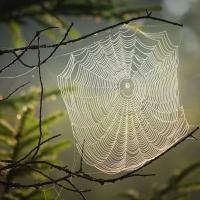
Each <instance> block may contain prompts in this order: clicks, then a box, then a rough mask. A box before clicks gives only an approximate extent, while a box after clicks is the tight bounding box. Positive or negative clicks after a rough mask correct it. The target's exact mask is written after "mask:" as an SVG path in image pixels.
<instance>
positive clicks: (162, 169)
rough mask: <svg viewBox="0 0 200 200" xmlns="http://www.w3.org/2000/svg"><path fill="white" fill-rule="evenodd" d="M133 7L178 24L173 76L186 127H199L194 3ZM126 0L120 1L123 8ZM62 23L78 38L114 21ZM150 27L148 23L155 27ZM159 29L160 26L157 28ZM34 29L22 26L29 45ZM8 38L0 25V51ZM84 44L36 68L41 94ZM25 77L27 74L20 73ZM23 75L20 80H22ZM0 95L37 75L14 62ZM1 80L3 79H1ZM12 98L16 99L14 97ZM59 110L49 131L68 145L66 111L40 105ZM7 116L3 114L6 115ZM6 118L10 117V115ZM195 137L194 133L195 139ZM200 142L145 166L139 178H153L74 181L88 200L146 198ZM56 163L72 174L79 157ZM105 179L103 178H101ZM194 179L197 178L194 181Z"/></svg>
mask: <svg viewBox="0 0 200 200" xmlns="http://www.w3.org/2000/svg"><path fill="white" fill-rule="evenodd" d="M127 2H129V3H132V4H133V5H137V6H143V7H144V5H145V4H146V5H147V6H148V5H160V6H161V11H155V12H153V14H152V15H153V16H159V17H162V18H165V19H168V20H172V21H176V22H179V23H182V24H183V25H184V27H183V29H182V31H183V34H182V35H183V36H182V38H181V45H180V52H179V53H180V65H179V71H178V78H179V88H180V96H181V102H182V104H183V106H184V109H185V114H186V117H187V120H188V122H189V123H190V125H191V127H193V126H198V125H200V92H199V86H200V70H199V67H200V66H199V63H200V12H199V10H200V1H198V0H163V1H159V0H140V1H139V0H138V1H136V0H132V1H131V0H130V1H127ZM125 3H126V1H124V4H125ZM67 20H68V21H73V22H74V27H75V28H76V29H77V30H78V32H79V33H80V35H84V34H87V33H90V32H92V31H94V30H97V29H100V28H103V27H105V26H107V25H110V24H113V23H115V22H116V21H117V20H115V21H114V20H111V21H106V20H100V19H99V18H96V19H94V18H87V17H85V18H84V17H82V18H79V17H68V18H67ZM155 23H156V22H154V24H155ZM163 25H164V24H163ZM38 29H40V27H39V26H38V25H37V24H36V23H34V22H33V21H30V22H29V23H28V24H27V26H24V27H23V31H24V37H25V39H26V40H27V41H29V40H30V39H31V38H32V37H33V35H34V33H35V31H36V30H38ZM10 38H11V33H10V32H9V30H8V28H7V26H5V25H4V24H1V25H0V47H1V48H10V47H12V41H11V39H10ZM42 43H50V41H49V40H48V39H47V38H45V37H42ZM87 43H88V44H89V43H90V39H88V40H87V41H85V42H84V41H83V42H80V43H79V44H75V45H73V44H70V45H69V46H66V47H62V48H61V49H59V50H58V52H57V53H56V54H55V55H54V57H53V58H52V59H50V60H49V61H48V63H46V64H45V65H44V66H43V67H42V77H43V80H44V84H45V89H52V88H58V86H57V82H56V76H57V75H58V74H59V73H60V72H61V71H62V69H64V67H65V65H66V64H67V58H68V57H67V56H65V55H63V54H65V53H67V52H70V51H72V50H74V49H77V48H78V47H81V46H83V45H85V44H87ZM42 53H43V56H45V55H48V50H43V51H42ZM36 56H37V55H36V52H34V51H30V52H29V53H28V54H27V55H26V56H25V61H27V62H28V63H32V64H33V63H34V62H35V60H36ZM9 59H10V57H9V56H8V55H6V56H4V57H3V59H2V58H1V65H2V66H3V65H5V64H6V63H7V62H8V60H9ZM26 72H28V73H27V74H24V73H26ZM23 74H24V75H23ZM0 77H1V78H0V94H1V95H6V94H7V93H8V91H12V90H13V89H14V88H15V87H16V85H20V84H22V83H24V82H26V81H31V84H30V86H37V85H39V83H38V78H37V71H36V70H33V71H31V72H29V70H27V69H26V68H24V67H22V66H21V65H20V63H18V64H17V65H16V66H15V67H13V68H11V69H9V70H6V71H5V72H4V73H2V74H1V75H0ZM3 77H7V78H3ZM15 95H17V94H15ZM56 110H61V111H64V112H65V118H64V119H63V120H62V122H60V123H59V124H58V126H56V127H53V128H52V129H53V131H54V132H55V133H56V134H57V133H61V134H62V137H63V138H69V139H70V140H71V141H72V142H73V141H74V139H73V135H72V131H71V126H70V121H69V118H68V115H67V110H66V108H65V105H64V103H63V101H62V99H61V97H60V96H59V97H57V98H56V99H55V101H53V102H51V103H50V104H48V105H44V114H47V113H50V112H53V111H56ZM8 114H9V113H8ZM10 115H12V113H10ZM196 137H197V138H200V137H199V133H197V134H196ZM199 152H200V143H199V142H197V141H195V140H192V139H188V140H187V141H185V142H184V143H182V144H181V145H179V146H178V147H177V148H175V149H173V150H172V151H170V152H169V153H167V154H166V155H165V156H163V157H162V158H160V159H158V160H157V161H155V162H153V163H152V164H151V165H149V166H147V167H145V168H144V169H143V170H142V171H141V172H145V173H156V176H155V177H146V178H142V177H135V178H131V179H128V180H125V181H120V182H117V183H116V184H109V185H104V186H100V185H96V184H92V183H90V182H80V183H78V184H79V185H82V186H84V187H86V188H87V186H88V187H90V188H92V190H93V191H92V192H91V193H89V194H88V195H87V197H88V199H89V200H90V199H91V200H102V199H105V200H112V199H113V200H118V199H119V200H120V199H121V197H119V196H118V194H119V193H121V192H124V191H128V190H131V189H136V190H138V191H139V192H141V194H142V196H144V197H148V196H149V195H150V193H149V192H150V190H151V189H152V186H153V187H156V185H159V184H161V183H164V182H166V180H167V179H168V177H169V176H170V175H171V174H172V173H173V172H174V170H176V169H181V168H183V167H185V166H187V165H189V164H191V163H193V162H195V161H197V160H198V159H199V158H200V156H199V155H200V153H199ZM62 160H63V161H64V163H66V164H69V166H70V167H71V168H72V169H73V168H75V167H76V166H77V165H78V163H79V160H80V157H79V155H78V153H77V151H76V149H75V146H73V147H72V148H71V149H69V150H67V151H66V152H65V153H63V154H62ZM84 169H85V170H86V171H87V170H89V171H90V172H92V173H94V175H97V176H98V175H99V172H98V171H97V170H96V169H94V168H90V167H88V166H87V165H84ZM107 177H108V176H107ZM199 178H200V177H199ZM60 193H61V194H62V195H63V200H65V199H74V200H75V199H79V196H77V195H75V194H73V193H72V194H71V193H66V192H61V191H59V190H58V195H59V194H60ZM191 199H193V200H198V199H200V193H194V194H193V195H192V196H191Z"/></svg>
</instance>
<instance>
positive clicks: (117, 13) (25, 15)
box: [0, 0, 161, 47]
mask: <svg viewBox="0 0 200 200" xmlns="http://www.w3.org/2000/svg"><path fill="white" fill-rule="evenodd" d="M145 9H149V10H151V11H159V10H161V6H160V5H159V4H156V5H152V4H151V3H150V4H145V5H144V6H137V3H136V2H133V1H127V0H113V1H110V0H101V1H98V0H76V1H71V0H62V1H60V0H45V1H38V0H32V1H27V0H20V2H18V1H12V0H7V1H3V2H1V6H0V23H6V24H8V25H9V27H10V30H11V33H12V37H13V45H14V46H15V47H19V46H23V45H24V44H25V42H24V40H23V37H22V31H21V26H23V25H26V23H27V22H29V21H28V20H27V19H31V20H32V21H34V22H36V23H37V24H39V25H40V26H42V27H49V26H56V27H58V28H59V31H58V30H53V29H52V30H48V31H46V32H45V35H46V36H47V37H48V38H49V39H51V40H52V41H54V42H58V41H59V40H60V39H61V37H62V34H63V33H64V32H65V31H66V30H67V29H68V27H69V24H70V21H69V20H67V19H66V17H69V16H76V17H92V18H94V19H96V20H100V19H105V20H115V19H125V18H129V17H130V16H132V15H135V14H137V15H139V14H141V13H145ZM69 36H70V37H71V38H77V37H78V36H79V32H78V31H77V30H76V29H75V28H72V30H71V31H70V33H69Z"/></svg>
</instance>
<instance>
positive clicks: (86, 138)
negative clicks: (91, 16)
mask: <svg viewBox="0 0 200 200" xmlns="http://www.w3.org/2000/svg"><path fill="white" fill-rule="evenodd" d="M178 64H179V60H178V45H175V44H173V43H172V42H171V40H170V38H169V35H168V32H167V31H154V32H145V31H142V30H140V29H137V30H135V29H133V28H132V27H131V26H128V25H126V26H122V27H121V28H120V29H119V30H118V31H117V32H116V33H115V34H109V35H107V36H106V37H104V38H103V39H101V40H99V41H95V42H94V43H92V44H91V45H89V46H87V47H85V48H82V49H79V50H77V51H74V52H71V53H70V58H69V61H68V64H67V66H66V67H65V69H64V70H63V71H62V72H61V73H60V74H59V75H58V76H57V81H58V86H59V88H60V90H61V93H62V98H63V100H64V102H65V105H66V108H67V110H68V114H69V118H70V120H71V125H72V129H73V134H74V137H75V139H76V142H77V148H78V151H79V153H80V154H81V153H82V147H83V146H84V156H83V159H84V161H85V162H86V163H87V164H89V165H92V166H94V167H96V168H98V169H99V170H101V171H103V172H105V173H119V172H121V171H129V170H136V169H138V168H140V167H141V166H143V165H144V164H145V163H146V162H148V161H150V160H152V159H154V158H155V157H157V156H158V155H160V154H161V153H163V152H164V151H166V150H167V149H169V148H170V147H171V146H172V145H173V144H174V143H176V142H177V141H178V140H180V139H181V138H182V137H184V136H185V135H186V134H187V133H188V129H189V125H188V123H187V121H186V118H185V115H184V110H183V107H182V105H181V104H180V101H179V89H178V80H177V68H178Z"/></svg>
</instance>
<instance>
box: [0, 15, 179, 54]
mask: <svg viewBox="0 0 200 200" xmlns="http://www.w3.org/2000/svg"><path fill="white" fill-rule="evenodd" d="M151 14H152V12H150V13H149V12H148V13H147V15H144V16H140V17H133V18H131V19H128V20H125V21H122V22H119V23H117V24H114V25H111V26H107V27H105V28H102V29H99V30H97V31H94V32H92V33H89V34H86V35H84V36H82V37H79V38H77V39H72V40H68V41H66V42H64V41H63V42H62V43H61V44H60V46H61V45H67V44H69V43H74V42H77V41H80V40H83V39H86V38H88V37H91V36H93V35H95V34H97V33H101V32H104V31H106V30H109V29H112V28H115V27H118V26H121V25H123V24H128V23H130V22H132V21H137V20H141V19H151V20H154V21H160V22H164V23H168V24H172V25H175V26H180V27H182V26H183V24H179V23H177V22H172V21H169V20H166V19H162V18H159V17H152V16H151ZM57 45H58V44H53V45H46V44H42V45H40V46H38V45H32V46H29V47H21V48H14V49H4V50H0V55H3V54H5V53H12V52H16V51H21V50H24V49H38V48H55V47H57Z"/></svg>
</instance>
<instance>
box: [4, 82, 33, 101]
mask: <svg viewBox="0 0 200 200" xmlns="http://www.w3.org/2000/svg"><path fill="white" fill-rule="evenodd" d="M29 83H30V81H28V82H26V83H24V84H22V85H20V86H18V87H17V88H15V89H14V90H13V91H12V92H11V93H9V94H8V95H7V96H6V97H4V98H2V99H0V102H1V101H5V100H8V99H9V98H10V97H11V96H12V95H13V94H14V93H16V92H17V91H18V90H20V89H21V88H23V87H25V86H26V85H28V84H29Z"/></svg>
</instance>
